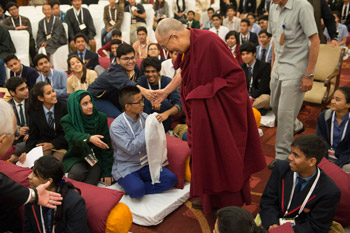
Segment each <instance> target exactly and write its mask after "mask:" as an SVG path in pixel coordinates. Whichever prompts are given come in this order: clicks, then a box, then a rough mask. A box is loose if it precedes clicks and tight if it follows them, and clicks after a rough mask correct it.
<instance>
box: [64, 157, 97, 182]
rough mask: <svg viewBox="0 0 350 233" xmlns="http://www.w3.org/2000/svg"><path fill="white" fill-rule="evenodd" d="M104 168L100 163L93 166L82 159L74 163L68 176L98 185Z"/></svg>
mask: <svg viewBox="0 0 350 233" xmlns="http://www.w3.org/2000/svg"><path fill="white" fill-rule="evenodd" d="M101 172H102V169H101V168H100V166H99V165H98V164H95V165H94V166H93V167H91V166H90V165H89V164H88V163H87V162H85V161H82V162H78V163H76V164H74V165H73V166H72V167H71V169H70V170H69V172H68V177H69V178H71V179H73V180H77V181H81V182H84V183H87V184H92V185H97V183H98V181H99V180H100V177H101Z"/></svg>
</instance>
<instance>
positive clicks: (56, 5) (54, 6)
mask: <svg viewBox="0 0 350 233" xmlns="http://www.w3.org/2000/svg"><path fill="white" fill-rule="evenodd" d="M49 4H50V6H51V11H52V14H53V15H54V16H56V17H57V18H58V19H59V20H61V22H62V23H63V22H64V21H65V19H66V13H64V12H63V11H61V10H60V2H59V1H58V0H53V1H51V2H50V3H49Z"/></svg>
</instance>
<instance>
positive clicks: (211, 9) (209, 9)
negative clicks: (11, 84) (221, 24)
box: [207, 7, 215, 12]
mask: <svg viewBox="0 0 350 233" xmlns="http://www.w3.org/2000/svg"><path fill="white" fill-rule="evenodd" d="M208 11H213V12H215V10H214V8H212V7H209V8H208V10H207V12H208Z"/></svg>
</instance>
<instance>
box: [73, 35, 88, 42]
mask: <svg viewBox="0 0 350 233" xmlns="http://www.w3.org/2000/svg"><path fill="white" fill-rule="evenodd" d="M78 38H84V40H85V42H86V43H87V42H88V39H87V38H86V35H84V34H83V33H77V34H76V35H75V36H74V43H75V42H76V41H77V39H78Z"/></svg>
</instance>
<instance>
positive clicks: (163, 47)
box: [161, 33, 175, 49]
mask: <svg viewBox="0 0 350 233" xmlns="http://www.w3.org/2000/svg"><path fill="white" fill-rule="evenodd" d="M173 35H175V33H173V34H171V35H170V36H169V38H168V40H167V42H166V44H165V45H164V46H161V47H162V49H167V48H166V47H167V46H168V44H169V41H170V39H171V37H172V36H173Z"/></svg>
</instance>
